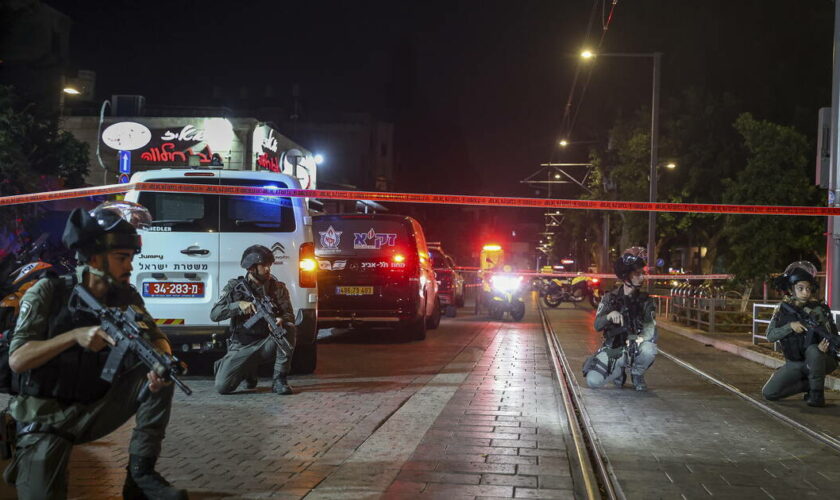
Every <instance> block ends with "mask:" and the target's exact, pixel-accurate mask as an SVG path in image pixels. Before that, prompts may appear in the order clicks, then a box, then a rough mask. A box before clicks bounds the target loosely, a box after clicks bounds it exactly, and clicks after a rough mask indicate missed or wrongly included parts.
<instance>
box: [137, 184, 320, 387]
mask: <svg viewBox="0 0 840 500" xmlns="http://www.w3.org/2000/svg"><path fill="white" fill-rule="evenodd" d="M131 182H160V183H177V184H199V185H202V186H207V187H212V186H214V185H215V186H219V185H233V186H248V187H260V188H268V189H285V188H290V189H300V183H299V182H298V181H297V179H294V178H293V177H291V176H288V175H283V174H278V173H273V172H254V171H239V170H208V169H162V170H148V171H144V172H138V173H136V174H134V175H133V176H132V177H131ZM125 199H126V200H127V201H133V202H136V203H139V204H141V205H143V206H144V207H146V208H147V209H148V210H149V212H150V213H151V215H152V220H153V222H152V224H151V225H150V226H149V227H148V228H147V229H145V230H141V231H140V234H141V236H142V238H143V250H142V252H141V253H140V255H138V256H137V258H136V259H135V262H134V274H133V276H134V282H135V285H136V286H137V290H138V291H139V292H140V294H141V295H142V296H143V300H145V302H146V306H147V307H148V309H149V312H150V313H151V314H152V316H154V318H155V319H156V321H157V323H158V325H159V326H160V327H161V329H163V331H164V332H165V333H166V334H167V335H168V336H169V339H170V342H171V343H172V346H173V349H174V350H175V351H176V352H178V351H180V352H206V351H210V350H215V349H220V348H223V347H224V346H223V344H222V343H221V342H220V339H222V338H224V336H223V335H222V334H223V333H224V332H225V330H226V328H227V324H228V322H227V321H224V322H220V323H217V322H213V321H210V309H211V308H212V307H213V304H214V303H216V301H217V300H219V293H220V292H221V290H222V289H223V288H224V286H225V285H226V284H227V282H228V280H229V279H231V278H234V277H236V276H241V275H243V274H244V272H245V271H244V270H243V269H242V268H240V267H239V262H240V258H241V257H242V252H243V251H244V250H245V249H246V248H247V247H249V246H251V245H255V244H260V245H264V246H266V247H268V248H270V249H271V251H272V252H273V253H274V257H275V263H274V266H273V267H272V274H274V276H276V277H277V279H279V280H280V281H282V282H284V283H285V284H286V286H287V287H288V289H289V293H290V294H291V298H292V305H293V306H294V309H295V312H296V313H297V321H296V323H297V328H298V336H297V346H296V347H295V354H294V359H293V361H292V370H293V371H294V372H296V373H310V372H312V371H313V370H314V369H315V363H316V357H317V352H316V347H315V338H316V334H317V330H316V326H315V325H316V307H317V300H318V292H317V290H316V267H317V265H316V262H315V259H314V245H313V242H312V218H311V217H310V216H309V211H308V209H307V207H306V201H305V200H304V199H303V198H280V197H273V196H265V197H262V196H231V195H219V194H212V193H211V192H208V193H200V194H195V193H176V192H155V191H136V190H135V191H129V192H128V193H126V195H125Z"/></svg>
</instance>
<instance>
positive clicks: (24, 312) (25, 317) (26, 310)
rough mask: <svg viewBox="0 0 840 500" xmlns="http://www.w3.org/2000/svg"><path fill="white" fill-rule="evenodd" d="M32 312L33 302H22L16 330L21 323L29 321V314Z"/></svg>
mask: <svg viewBox="0 0 840 500" xmlns="http://www.w3.org/2000/svg"><path fill="white" fill-rule="evenodd" d="M31 312H32V304H31V303H30V302H28V301H24V302H21V303H20V314H18V319H17V323H16V324H15V330H17V329H18V328H20V327H21V325H23V324H25V323H26V322H27V321H29V315H30V313H31Z"/></svg>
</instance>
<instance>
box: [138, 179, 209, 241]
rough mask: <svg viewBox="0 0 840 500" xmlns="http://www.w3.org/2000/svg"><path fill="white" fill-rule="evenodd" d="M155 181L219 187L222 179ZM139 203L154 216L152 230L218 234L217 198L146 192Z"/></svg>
mask: <svg viewBox="0 0 840 500" xmlns="http://www.w3.org/2000/svg"><path fill="white" fill-rule="evenodd" d="M154 181H155V182H171V183H185V182H188V183H190V184H218V183H219V181H218V179H212V180H209V179H184V178H183V177H179V178H176V179H155V180H154ZM137 202H138V203H140V204H141V205H143V206H144V207H146V208H147V209H148V210H149V213H150V214H151V215H152V224H151V226H152V227H169V228H171V229H169V230H168V231H171V232H182V233H183V232H192V233H204V232H208V231H218V228H219V208H218V207H219V205H218V203H219V201H218V197H217V196H214V195H203V194H187V193H155V192H150V191H143V192H141V193H140V196H138V198H137Z"/></svg>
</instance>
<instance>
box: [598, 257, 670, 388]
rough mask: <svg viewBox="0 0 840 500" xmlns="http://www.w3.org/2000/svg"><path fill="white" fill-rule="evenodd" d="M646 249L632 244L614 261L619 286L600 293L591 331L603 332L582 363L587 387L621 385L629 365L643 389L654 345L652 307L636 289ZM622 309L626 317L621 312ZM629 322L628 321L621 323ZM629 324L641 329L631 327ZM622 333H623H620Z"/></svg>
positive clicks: (654, 309)
mask: <svg viewBox="0 0 840 500" xmlns="http://www.w3.org/2000/svg"><path fill="white" fill-rule="evenodd" d="M645 260H646V252H645V249H644V248H641V247H632V248H628V249H627V250H625V251H624V252H623V254H622V255H621V258H619V259H618V260H616V261H615V264H614V266H613V269H614V270H615V275H616V276H617V277H618V279H619V280H620V281H621V283H622V284H621V286H620V287H619V288H617V289H615V290H612V291H610V292H607V293H606V294H604V297H603V299H602V300H601V303H600V304H599V305H598V311H597V313H596V314H595V330H598V331H603V332H604V337H605V340H604V345H603V347H601V348H600V349H598V351H596V352H595V354H593V355H592V356H590V357H589V358H588V359H587V360H586V363H584V367H583V372H584V375H585V376H586V383H587V384H588V385H589V387H593V388H594V387H601V386H603V385H604V384H606V383H607V382H613V383H614V384H615V385H616V386H617V387H622V386H624V383H625V382H626V380H627V373H626V372H625V368H630V376H631V378H632V382H633V386H634V387H635V389H636V390H637V391H645V390H647V384H646V383H645V371H647V369H648V368H650V365H652V364H653V361H654V358H655V357H656V353H657V352H658V349H657V347H656V337H657V335H656V321H655V319H654V317H655V313H656V306H655V305H654V303H653V299H651V298H650V297H649V296H648V294H646V293H643V292H640V291H639V288H640V287H641V286H642V283H644V280H645V265H646V262H645ZM622 309H625V310H626V311H627V313H628V316H626V317H625V316H624V315H623V314H622ZM626 321H629V322H630V323H631V324H629V325H628V324H625V322H626ZM633 324H638V325H640V326H641V331H640V332H639V333H635V332H633V331H628V330H623V329H625V328H629V329H630V330H632V328H633V326H632V325H633ZM621 332H624V333H621ZM631 342H635V343H636V345H635V346H632V347H634V350H635V352H636V355H635V359H631V350H630V347H631V345H630V343H631Z"/></svg>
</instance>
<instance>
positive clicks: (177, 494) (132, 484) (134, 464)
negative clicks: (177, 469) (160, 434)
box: [123, 455, 188, 500]
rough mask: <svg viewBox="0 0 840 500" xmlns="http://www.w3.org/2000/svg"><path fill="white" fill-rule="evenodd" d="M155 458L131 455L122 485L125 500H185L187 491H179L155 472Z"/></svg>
mask: <svg viewBox="0 0 840 500" xmlns="http://www.w3.org/2000/svg"><path fill="white" fill-rule="evenodd" d="M155 462H157V458H150V457H141V456H138V455H131V456H130V457H129V458H128V467H126V470H127V471H128V474H127V475H126V477H125V484H124V485H123V498H124V499H125V500H187V498H188V497H187V490H179V489H178V488H175V487H174V486H172V485H171V484H169V482H168V481H167V480H166V479H164V478H163V476H161V475H160V474H158V473H157V472H156V471H155Z"/></svg>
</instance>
